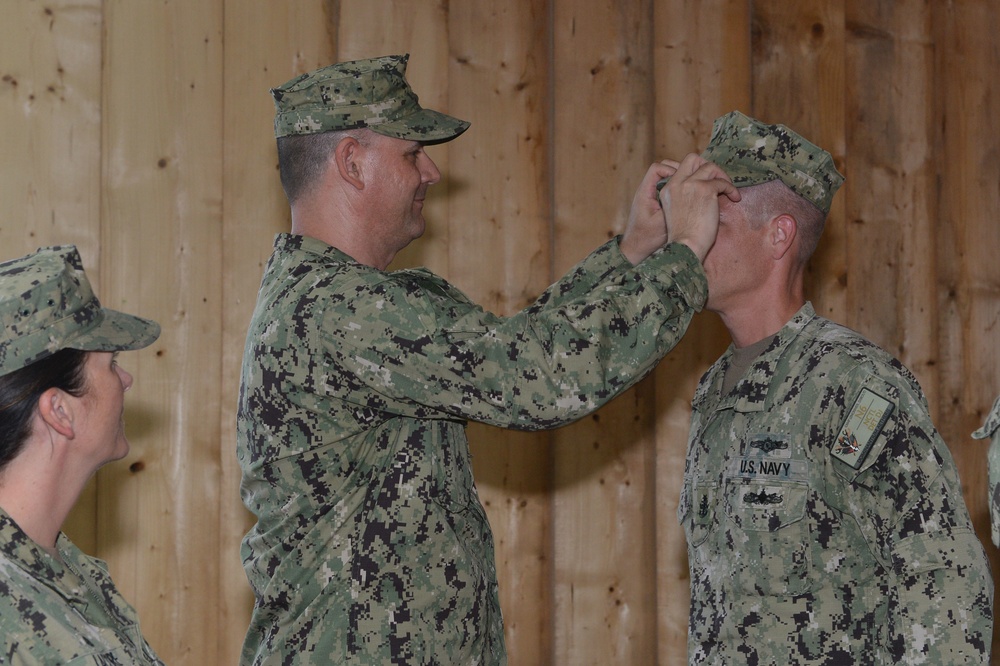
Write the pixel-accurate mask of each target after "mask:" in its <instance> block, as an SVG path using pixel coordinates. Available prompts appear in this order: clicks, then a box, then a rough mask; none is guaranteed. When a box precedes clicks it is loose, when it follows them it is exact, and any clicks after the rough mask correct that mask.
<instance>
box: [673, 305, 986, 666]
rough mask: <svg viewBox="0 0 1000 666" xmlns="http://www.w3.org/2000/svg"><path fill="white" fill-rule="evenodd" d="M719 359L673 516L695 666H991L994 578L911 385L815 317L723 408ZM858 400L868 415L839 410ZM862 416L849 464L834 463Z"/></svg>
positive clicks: (760, 364) (852, 337) (944, 451)
mask: <svg viewBox="0 0 1000 666" xmlns="http://www.w3.org/2000/svg"><path fill="white" fill-rule="evenodd" d="M731 354H732V349H730V351H729V352H727V353H726V354H724V355H723V357H722V358H721V359H720V360H719V361H718V362H716V364H715V365H713V366H712V368H711V369H710V370H709V371H708V373H706V375H705V376H704V377H703V378H702V381H701V383H700V384H699V386H698V389H697V391H696V393H695V397H694V403H693V407H694V413H693V415H692V423H691V436H690V439H689V442H688V456H687V463H686V469H685V475H684V488H683V491H682V497H681V503H680V506H679V509H678V516H679V517H680V520H681V523H682V524H683V526H684V530H685V533H686V535H687V539H688V559H689V563H690V569H691V615H690V626H689V637H688V638H689V642H688V656H689V659H690V663H692V664H757V665H760V666H763V665H765V664H774V665H780V666H798V665H804V664H838V665H845V664H865V665H869V664H960V663H961V664H967V663H977V664H978V663H982V664H986V663H988V662H989V655H990V644H991V641H992V633H993V617H992V609H993V582H992V579H991V575H990V569H989V565H988V563H987V561H986V557H985V554H984V552H983V548H982V546H981V544H980V543H979V541H978V540H977V538H976V535H975V533H974V532H973V531H972V525H971V523H970V521H969V515H968V512H967V510H966V507H965V504H964V501H963V499H962V491H961V486H960V484H959V479H958V475H957V472H956V470H955V466H954V463H953V462H952V459H951V455H950V453H949V451H948V448H947V446H946V445H945V444H944V442H943V441H942V440H941V438H940V436H939V435H938V433H937V431H936V430H935V428H934V426H933V424H932V423H931V420H930V417H929V415H928V411H927V405H926V401H925V398H924V396H923V394H922V392H921V390H920V387H919V386H918V384H917V382H916V379H915V378H914V377H913V376H912V375H911V374H910V373H909V371H907V370H906V369H905V368H904V367H903V366H902V365H901V364H900V363H899V362H898V361H896V360H895V359H893V358H892V357H891V356H889V355H888V354H887V353H885V352H884V351H882V350H881V349H879V348H878V347H876V346H875V345H873V344H872V343H870V342H868V341H867V340H865V339H864V338H862V337H861V336H860V335H858V334H857V333H854V332H853V331H850V330H849V329H846V328H844V327H842V326H838V325H836V324H834V323H832V322H830V321H827V320H826V319H823V318H821V317H818V316H816V313H815V311H814V310H813V308H812V306H811V305H810V304H806V305H805V306H804V307H803V308H802V309H801V310H800V311H799V312H798V313H797V314H796V315H795V317H794V318H793V319H792V320H791V321H790V322H789V323H788V324H787V325H786V326H785V327H784V328H783V329H782V330H781V331H780V332H779V334H778V335H777V336H776V338H775V341H774V342H773V343H772V344H771V345H770V346H769V348H768V349H767V350H766V351H764V352H763V353H762V354H761V356H760V357H759V358H758V359H757V361H756V362H755V363H754V364H753V365H751V367H750V369H749V370H748V371H747V374H746V375H745V376H744V377H743V378H741V380H740V382H739V383H737V385H736V386H735V388H734V389H733V390H732V391H731V392H730V393H729V394H728V395H725V396H721V395H719V393H720V392H719V386H720V385H721V381H722V378H723V375H724V373H725V369H726V366H727V364H728V359H729V357H730V356H731ZM866 389H867V392H868V394H869V395H868V396H867V397H868V398H871V399H872V400H873V401H874V403H873V404H878V405H879V409H878V410H876V411H878V412H879V413H875V414H868V413H866V414H864V415H861V414H854V413H849V412H850V411H851V409H852V407H853V406H854V405H855V403H856V401H857V398H858V396H859V395H861V394H862V392H864V391H865V390H866ZM873 396H880V397H881V398H883V399H884V401H879V400H878V399H877V398H874V397H873ZM863 402H864V401H862V403H863ZM885 403H889V404H891V405H892V408H891V409H889V408H885V409H883V408H882V407H885ZM858 404H861V403H858ZM887 413H888V417H886V414H887ZM859 416H860V417H863V418H862V420H864V421H866V423H865V425H864V427H865V428H866V429H868V430H869V431H871V432H875V431H877V432H878V436H877V437H876V438H875V440H874V445H873V446H872V448H871V449H870V450H869V451H868V452H867V455H865V456H864V458H863V459H861V460H859V461H857V469H854V468H852V467H851V466H850V465H848V464H846V463H844V462H842V461H841V460H839V459H837V458H836V457H834V456H833V455H832V452H833V451H834V450H835V449H850V448H852V447H854V446H857V445H858V442H855V441H853V438H854V433H853V432H852V433H847V434H845V424H846V425H849V424H851V423H856V421H855V420H854V419H855V417H859ZM841 435H843V436H842V437H841ZM862 438H863V439H864V438H866V436H862Z"/></svg>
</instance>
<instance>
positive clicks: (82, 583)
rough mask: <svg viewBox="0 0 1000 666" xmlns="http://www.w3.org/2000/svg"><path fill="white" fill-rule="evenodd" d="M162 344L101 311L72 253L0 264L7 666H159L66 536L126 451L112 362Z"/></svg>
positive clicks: (0, 560)
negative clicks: (86, 493)
mask: <svg viewBox="0 0 1000 666" xmlns="http://www.w3.org/2000/svg"><path fill="white" fill-rule="evenodd" d="M159 334H160V327H159V325H157V324H156V323H155V322H152V321H148V320H146V319H141V318H139V317H134V316H132V315H128V314H124V313H121V312H116V311H114V310H109V309H107V308H103V307H101V304H100V302H99V301H98V300H97V298H96V297H95V296H94V293H93V290H92V289H91V287H90V283H89V282H88V280H87V276H86V275H85V274H84V272H83V266H82V264H81V261H80V255H79V253H78V252H77V251H76V248H75V247H72V246H65V247H53V248H43V249H41V250H39V251H38V252H36V253H34V254H31V255H28V256H27V257H22V258H20V259H15V260H13V261H9V262H6V263H3V264H0V663H16V664H57V663H59V664H63V663H70V662H72V663H81V664H82V663H88V664H126V663H127V664H160V663H162V662H160V660H159V659H158V658H157V656H156V654H155V653H154V652H153V650H152V648H150V646H149V644H148V643H147V642H146V641H145V639H144V638H143V637H142V634H141V633H140V631H139V622H138V618H137V617H136V613H135V610H134V609H133V608H132V607H131V606H130V605H129V604H128V603H127V602H126V601H125V600H124V599H123V598H122V597H121V595H120V594H119V593H118V591H117V589H116V588H115V585H114V582H112V580H111V578H110V576H109V575H108V570H107V565H106V564H105V563H104V562H102V561H100V560H97V559H94V558H92V557H88V556H87V555H85V554H84V553H83V552H81V551H80V549H79V548H77V547H76V546H75V545H73V543H72V542H71V541H70V540H69V539H68V538H67V537H66V535H64V534H62V532H61V528H62V524H63V521H64V520H65V519H66V516H67V515H68V514H69V512H70V510H71V509H72V508H73V505H74V504H75V503H76V500H77V498H78V497H79V495H80V492H81V491H82V490H83V487H84V485H85V484H86V483H87V481H88V480H89V479H90V477H92V476H93V474H94V472H96V471H97V469H98V468H99V467H101V466H102V465H103V464H105V463H107V462H110V461H112V460H117V459H119V458H122V457H124V456H125V454H127V453H128V440H127V439H126V438H125V433H124V426H123V422H122V409H123V402H124V394H125V391H127V390H128V389H129V387H130V386H131V385H132V376H131V375H129V374H128V373H127V372H126V371H125V370H124V369H122V368H121V367H120V366H119V365H118V362H117V360H116V357H117V352H119V351H124V350H130V349H140V348H142V347H145V346H147V345H149V344H151V343H152V342H153V341H154V340H156V338H157V337H158V336H159Z"/></svg>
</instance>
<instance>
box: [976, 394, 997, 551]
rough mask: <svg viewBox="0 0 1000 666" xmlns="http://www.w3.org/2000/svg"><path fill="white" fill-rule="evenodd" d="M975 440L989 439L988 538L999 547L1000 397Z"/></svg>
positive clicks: (987, 456) (977, 432)
mask: <svg viewBox="0 0 1000 666" xmlns="http://www.w3.org/2000/svg"><path fill="white" fill-rule="evenodd" d="M972 436H973V437H974V438H976V439H990V440H991V441H990V448H989V450H988V451H987V453H986V463H987V467H988V469H989V476H990V532H991V534H990V537H991V538H992V540H993V544H994V545H995V546H1000V396H998V397H997V399H996V400H995V401H994V402H993V409H992V410H990V413H989V415H988V416H987V417H986V422H985V423H983V427H982V428H980V429H979V430H977V431H976V432H974V433H972Z"/></svg>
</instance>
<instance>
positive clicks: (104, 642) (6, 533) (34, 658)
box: [0, 509, 162, 666]
mask: <svg viewBox="0 0 1000 666" xmlns="http://www.w3.org/2000/svg"><path fill="white" fill-rule="evenodd" d="M56 547H57V548H58V549H59V555H60V556H61V558H62V561H61V562H60V561H59V560H57V559H55V558H54V557H52V556H51V555H49V554H48V553H46V552H45V551H44V550H42V549H41V548H39V547H38V545H37V544H35V542H34V541H32V540H31V539H30V538H29V537H28V535H27V534H25V533H24V532H23V531H22V530H21V528H20V527H18V525H17V523H15V522H14V521H13V520H12V519H11V517H10V516H8V515H7V514H6V513H5V512H4V511H3V510H2V509H0V664H12V665H18V666H27V665H28V664H39V665H43V664H44V665H46V666H48V665H49V664H79V665H80V666H84V665H85V664H94V665H98V664H100V665H102V666H111V665H117V664H162V662H161V661H160V660H159V659H158V658H157V656H156V654H154V653H153V649H152V648H151V647H149V644H148V643H146V640H145V639H144V638H143V637H142V634H141V633H140V632H139V619H138V617H137V616H136V613H135V609H133V608H132V607H131V606H129V605H128V603H127V602H126V601H125V600H124V599H123V598H122V596H121V595H120V594H118V590H117V589H115V584H114V582H112V580H111V577H110V576H109V575H108V567H107V565H106V564H105V563H104V562H102V561H101V560H98V559H95V558H93V557H88V556H87V555H85V554H83V552H81V551H80V549H79V548H77V547H76V546H74V545H73V543H72V542H71V541H70V540H69V539H68V538H67V537H66V536H65V535H64V534H60V535H59V539H58V541H57V542H56Z"/></svg>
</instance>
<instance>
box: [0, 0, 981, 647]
mask: <svg viewBox="0 0 1000 666" xmlns="http://www.w3.org/2000/svg"><path fill="white" fill-rule="evenodd" d="M998 33H1000V5H998V3H996V2H995V1H993V0H950V1H948V2H945V1H943V0H941V1H936V0H798V1H797V2H788V1H787V0H755V1H754V2H750V1H749V0H655V1H654V0H450V2H449V1H447V0H340V1H339V2H338V1H337V0H326V1H323V0H291V1H278V0H46V1H40V0H0V165H2V166H0V169H2V170H0V210H2V214H0V259H8V258H12V257H15V256H19V255H22V254H25V253H27V252H29V251H32V250H34V249H35V248H37V247H39V246H42V245H50V244H57V243H75V244H77V245H78V246H79V247H80V250H81V252H82V254H83V257H84V262H85V264H86V265H87V267H88V273H89V274H90V275H91V277H92V278H93V280H94V282H95V283H96V287H97V290H98V294H99V295H100V296H101V297H102V299H103V301H104V302H105V304H107V305H109V306H111V307H118V308H122V309H125V310H128V311H131V312H136V313H139V314H142V315H146V316H149V317H152V318H155V319H157V320H158V321H160V322H161V324H162V325H163V336H162V338H161V339H160V340H159V341H158V342H157V343H156V344H155V345H153V346H152V347H151V348H149V349H147V350H144V351H141V352H137V353H132V354H128V355H126V356H125V357H124V358H123V362H124V365H125V366H126V367H127V368H129V369H130V370H132V371H133V372H134V374H135V376H136V386H135V388H134V389H133V391H132V392H130V394H129V400H128V406H127V413H126V418H127V423H128V432H129V435H130V437H131V441H132V444H133V450H132V453H131V454H130V456H129V457H128V458H127V459H126V460H125V461H123V462H120V463H117V464H115V465H112V466H109V467H107V468H105V469H104V470H102V471H101V472H100V474H99V475H98V477H97V479H96V482H95V483H94V484H92V487H91V489H90V490H89V491H88V492H87V494H86V495H85V496H84V497H83V498H82V499H81V501H80V505H79V507H78V510H77V511H76V512H75V514H74V516H73V518H72V520H71V521H70V524H69V525H68V526H67V529H68V531H69V532H70V533H71V535H72V536H73V537H74V538H75V539H76V540H77V541H78V543H79V544H80V545H81V546H82V547H83V548H84V549H85V550H87V551H89V552H91V553H94V554H96V555H98V556H100V557H103V558H105V559H107V560H108V561H109V563H110V566H111V570H112V573H113V575H114V577H115V579H116V581H117V582H118V584H119V586H120V588H121V589H122V591H123V592H124V594H125V596H126V597H127V598H128V599H129V600H131V601H132V602H133V603H134V604H135V605H136V606H137V607H138V609H139V612H140V615H141V618H142V621H143V626H144V629H145V633H146V635H147V637H148V638H149V639H150V641H151V642H152V644H153V645H154V647H155V648H156V649H157V650H158V651H159V653H160V654H161V656H162V657H163V658H164V659H165V660H166V661H167V662H168V663H171V664H194V665H201V664H206V665H214V664H235V663H236V661H237V658H238V654H239V645H240V642H241V639H242V634H243V631H244V628H245V626H246V623H247V619H248V616H249V606H250V602H251V599H250V595H249V591H248V588H247V585H246V581H245V578H244V577H243V573H242V569H241V567H240V561H239V552H238V548H239V541H240V538H241V536H242V534H243V533H244V532H245V530H246V529H247V528H248V526H249V525H250V520H249V518H248V515H247V514H246V513H245V512H244V510H243V508H242V505H241V504H240V502H239V497H238V483H239V476H238V470H237V469H236V464H235V457H234V411H235V403H236V391H237V386H238V373H239V362H240V354H241V351H242V347H243V336H244V331H245V327H246V324H247V321H248V318H249V315H250V312H251V309H252V306H253V302H254V298H255V294H256V289H257V286H258V283H259V279H260V273H261V268H262V264H263V262H264V261H265V259H266V257H267V256H268V254H269V252H270V246H271V242H272V237H273V235H274V234H275V233H276V232H279V231H282V230H285V229H286V228H287V224H288V219H287V211H286V206H285V202H284V199H283V196H282V194H281V190H280V186H279V183H278V177H277V172H276V157H275V153H274V145H273V139H272V134H271V118H272V111H273V107H272V104H271V101H270V97H269V95H268V94H267V90H268V88H269V87H271V86H274V85H278V84H281V83H283V82H284V81H285V80H287V79H289V78H291V77H292V76H293V75H295V74H298V73H301V72H303V71H306V70H309V69H312V68H314V67H317V66H320V65H325V64H328V63H330V62H333V61H335V60H342V59H351V58H358V57H369V56H375V55H382V54H386V53H402V52H409V53H411V54H412V59H411V65H410V72H409V74H410V76H409V78H410V81H411V83H413V85H414V87H415V88H416V90H417V91H418V93H419V94H420V95H421V99H422V101H423V102H424V103H425V104H427V105H430V106H433V107H436V108H440V109H442V110H447V111H450V112H451V113H453V114H455V115H458V116H460V117H462V118H466V119H468V120H471V121H472V128H471V129H470V130H469V132H468V133H467V134H466V135H465V136H463V137H461V138H460V139H459V140H458V141H456V142H454V143H451V144H447V145H445V146H438V147H434V148H432V149H431V154H432V156H433V157H434V158H435V159H436V160H437V161H438V164H439V166H440V167H441V169H442V171H443V172H444V173H445V180H444V181H443V182H442V184H441V185H439V186H437V187H436V189H435V190H433V191H432V192H433V196H432V198H431V199H430V200H429V203H428V207H427V211H428V212H427V217H428V218H429V228H428V233H427V235H426V236H425V238H424V239H421V240H420V241H418V242H417V243H416V244H415V245H414V246H411V248H409V249H407V251H406V252H404V254H403V255H402V256H400V258H399V260H398V261H397V263H396V265H397V266H402V265H413V264H423V265H427V266H429V267H431V268H432V269H434V270H436V271H437V272H439V273H441V274H443V275H444V276H446V277H447V278H449V279H450V280H452V281H453V282H455V283H456V284H457V285H458V286H459V287H461V288H462V289H464V290H465V291H466V292H467V293H469V294H470V295H471V296H472V297H474V298H476V299H478V300H479V301H480V302H482V303H483V304H484V305H486V306H488V307H490V308H492V309H494V310H496V311H500V312H512V311H515V310H517V309H519V308H521V307H522V306H524V305H525V304H527V303H528V302H530V300H531V299H532V297H533V296H535V295H537V294H538V293H539V292H540V291H541V290H542V289H543V288H544V287H545V286H547V285H548V284H549V283H550V282H551V281H552V280H553V279H554V278H556V277H557V276H558V275H559V274H561V272H562V271H564V270H566V269H567V268H569V267H570V266H571V265H572V264H573V263H575V262H576V261H577V260H578V259H580V258H581V257H582V256H584V255H585V254H586V253H587V252H588V251H589V250H590V249H592V248H593V247H594V246H596V245H598V244H599V243H602V242H603V241H605V240H606V239H607V238H609V237H610V236H612V235H613V234H615V233H617V232H619V231H621V229H622V227H623V223H624V218H625V214H626V210H627V207H628V204H629V202H630V200H631V196H632V192H633V191H634V188H635V187H636V185H637V184H638V181H639V179H640V178H641V176H642V174H643V173H644V171H645V169H646V167H647V165H648V164H649V163H650V162H651V161H653V160H654V159H660V158H663V157H667V156H671V157H679V156H682V155H683V154H684V153H686V152H688V151H691V150H695V149H698V148H700V147H702V146H703V145H704V144H705V142H706V141H707V140H708V135H709V131H710V128H711V123H712V120H713V118H715V117H716V116H718V115H720V114H722V113H725V112H727V111H729V110H731V109H734V108H738V109H741V110H743V111H745V112H747V113H750V114H752V115H755V116H757V117H760V118H762V119H764V120H766V121H769V122H783V123H786V124H789V125H791V126H792V127H794V128H797V129H799V130H800V131H801V132H802V133H804V134H805V135H807V136H808V137H810V138H812V139H814V140H815V141H816V142H818V143H820V144H822V145H823V146H825V147H827V148H829V149H830V150H831V151H832V152H833V154H834V155H835V157H836V159H837V163H838V165H839V166H840V167H841V169H842V171H843V172H844V173H845V174H846V175H847V185H846V186H845V187H844V189H843V190H842V191H841V194H839V195H838V196H837V199H836V201H835V205H834V208H833V211H832V214H831V218H830V221H829V225H828V230H827V233H826V236H825V238H824V241H823V247H822V250H821V252H820V254H819V256H818V257H817V258H816V259H815V261H814V262H813V265H812V270H811V272H810V275H809V295H810V297H811V298H812V299H813V301H814V302H815V304H816V306H817V309H818V310H819V311H820V312H821V313H823V314H826V315H828V316H830V317H831V318H834V319H836V320H839V321H841V322H843V323H846V324H848V325H850V326H852V327H854V328H856V329H859V330H861V331H862V332H864V333H865V334H866V335H868V336H869V337H870V338H872V339H874V340H875V341H877V342H878V343H880V344H882V345H883V346H885V347H886V348H888V349H889V350H890V351H892V352H894V353H896V354H897V355H899V356H900V357H901V358H902V360H903V361H904V362H905V363H907V364H908V365H909V366H910V367H911V368H912V369H913V370H914V372H915V373H916V374H917V376H918V378H919V379H920V380H921V382H922V384H923V386H924V389H925V390H926V392H927V395H928V398H929V400H930V403H931V406H932V411H933V413H934V416H935V418H936V420H937V423H938V425H939V428H940V430H941V432H942V433H943V435H944V438H945V440H946V441H947V442H948V443H949V445H950V446H951V449H952V452H953V454H954V456H955V458H956V460H957V462H958V464H959V467H960V473H961V475H962V480H963V484H964V490H965V492H966V499H967V501H968V503H969V506H970V510H971V512H972V514H973V517H974V520H975V522H976V526H977V529H978V530H979V534H980V535H981V537H982V538H983V539H984V541H985V543H987V551H988V552H989V553H990V554H991V557H992V558H993V560H994V563H995V565H996V564H997V562H998V558H997V551H996V549H995V548H994V547H993V546H992V545H990V544H989V529H988V523H987V520H988V516H987V508H986V500H985V498H986V471H985V446H984V445H983V444H982V443H979V442H973V440H971V439H970V437H969V433H970V432H971V431H972V430H974V429H975V428H976V427H978V425H979V424H980V423H981V421H982V418H983V416H984V414H985V412H986V410H987V409H988V408H989V406H990V404H991V402H992V399H993V397H994V396H995V395H996V394H997V392H1000V357H998V355H997V353H996V349H997V342H998V339H1000V263H998V261H997V256H998V254H1000V227H998V223H997V216H998V212H1000V177H998V176H1000V140H998V138H997V137H998V129H997V120H996V119H997V118H998V117H1000V96H998V95H1000V93H998V91H997V89H996V86H995V85H994V79H995V76H996V72H997V70H998V69H1000V51H998V49H1000V46H998V44H1000V42H998V41H997V39H996V35H997V34H998ZM727 343H728V338H727V336H726V334H725V331H724V329H722V328H721V326H720V325H719V323H718V321H717V320H716V319H715V317H714V316H713V315H710V314H703V315H700V316H699V317H697V318H696V320H695V323H694V324H693V326H692V328H691V330H690V332H689V334H688V336H687V338H686V339H685V340H684V342H683V343H682V344H681V345H680V346H679V347H678V349H677V350H675V351H674V352H673V353H672V354H671V355H670V356H669V357H668V358H667V359H666V360H665V361H664V362H663V363H662V365H661V367H660V368H659V369H658V370H657V372H656V374H655V376H654V377H652V378H650V379H649V380H647V381H645V382H644V383H642V384H641V385H640V386H638V387H637V388H636V389H634V390H632V391H631V392H630V393H629V394H627V395H625V396H623V397H622V398H620V399H619V400H617V401H616V402H615V403H613V404H612V405H610V406H608V407H607V408H605V409H603V410H601V411H600V412H599V413H598V414H596V415H594V416H593V417H592V418H588V419H585V420H584V421H583V422H581V423H579V424H577V425H574V426H572V427H569V428H565V429H563V430H559V431H556V432H553V433H549V434H540V435H537V434H536V435H526V434H516V433H510V432H504V431H500V430H493V429H488V428H485V427H479V426H472V427H470V437H471V439H472V440H473V441H474V445H473V449H474V451H473V452H474V455H475V463H474V464H475V471H476V476H477V478H478V482H479V488H480V492H481V495H482V497H483V500H484V502H485V503H486V505H487V509H488V511H489V514H490V517H491V520H492V523H493V526H494V530H495V532H496V537H497V543H498V552H497V558H498V566H499V574H500V579H501V580H500V582H501V592H502V604H503V608H504V614H505V617H506V624H507V636H508V643H509V650H510V655H511V663H512V664H517V665H520V664H550V663H551V664H567V665H574V666H576V665H581V664H595V665H601V666H604V665H607V664H681V663H684V661H685V656H684V655H685V647H684V643H685V632H686V626H687V606H686V604H687V595H688V581H687V574H686V571H687V568H686V562H685V546H684V539H683V533H682V531H681V530H680V528H679V527H678V525H677V519H676V515H675V511H676V505H677V498H678V488H679V484H680V481H681V474H682V470H683V456H684V447H685V437H686V431H687V420H688V404H689V399H690V396H691V394H692V392H693V389H694V386H695V383H696V382H697V379H698V377H699V376H700V374H701V373H702V372H703V371H704V370H705V369H706V368H707V366H708V365H709V363H710V362H711V361H712V360H714V359H715V358H716V356H717V355H718V354H719V353H721V352H722V351H723V349H724V348H725V346H726V345H727ZM994 571H1000V569H997V567H996V566H995V568H994Z"/></svg>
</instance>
